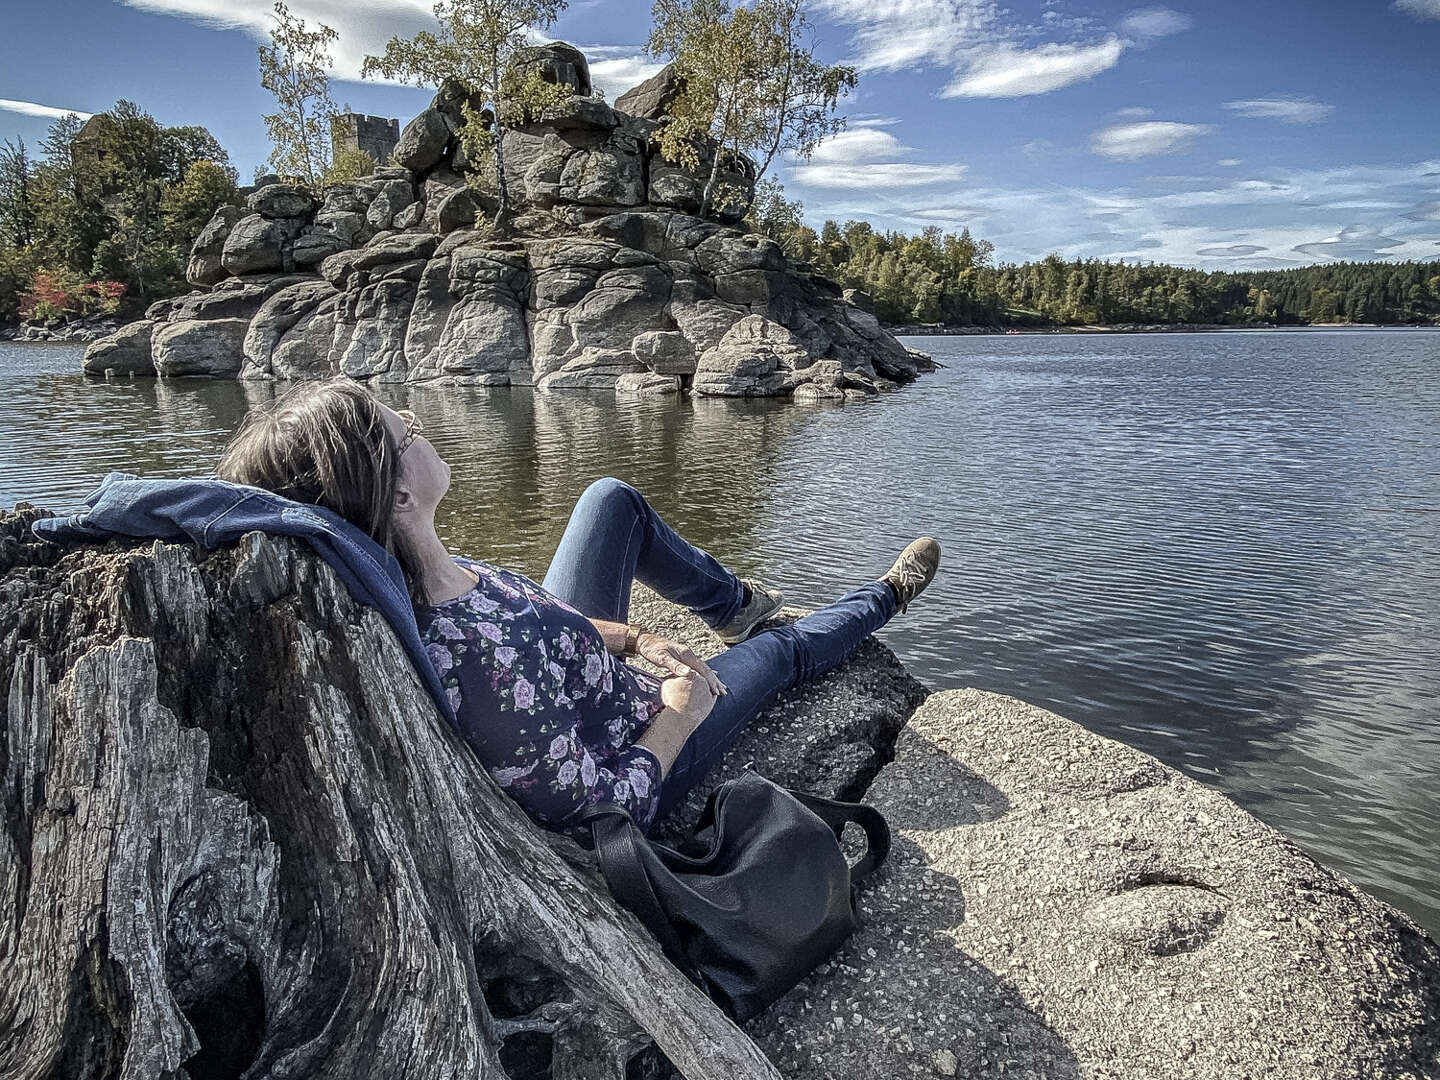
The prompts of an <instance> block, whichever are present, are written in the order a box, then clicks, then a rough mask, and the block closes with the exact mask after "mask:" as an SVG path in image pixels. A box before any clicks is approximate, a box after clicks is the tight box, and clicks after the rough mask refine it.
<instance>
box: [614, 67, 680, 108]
mask: <svg viewBox="0 0 1440 1080" xmlns="http://www.w3.org/2000/svg"><path fill="white" fill-rule="evenodd" d="M684 89H685V79H684V77H683V76H682V75H681V74H680V73H679V72H678V71H676V70H675V65H674V64H666V65H665V66H664V67H663V68H661V69H660V70H659V71H658V72H656V73H655V74H654V75H651V76H650V78H648V79H646V80H645V81H644V82H642V83H641V84H640V85H639V86H636V87H633V88H632V89H630V90H627V91H625V93H623V94H621V95H620V96H619V97H618V98H616V99H615V108H616V109H617V110H618V111H620V112H622V113H629V114H630V115H631V116H637V117H639V118H641V119H642V120H661V119H663V118H664V117H665V116H666V115H668V114H669V112H670V106H671V105H672V104H673V103H674V101H675V99H676V98H677V97H679V96H680V94H681V93H682V92H683V91H684Z"/></svg>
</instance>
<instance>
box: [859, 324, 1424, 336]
mask: <svg viewBox="0 0 1440 1080" xmlns="http://www.w3.org/2000/svg"><path fill="white" fill-rule="evenodd" d="M881 325H882V326H883V327H884V328H885V329H886V330H888V331H889V332H890V333H891V334H894V335H895V336H896V337H982V336H983V337H996V336H999V337H1016V336H1019V335H1022V334H1023V335H1027V336H1054V335H1059V334H1073V335H1079V336H1084V335H1089V334H1222V333H1251V334H1253V333H1256V332H1263V331H1277V332H1281V333H1303V332H1305V331H1313V330H1319V331H1330V330H1440V325H1416V324H1414V323H1309V324H1307V325H1304V326H1271V325H1268V324H1265V323H1255V324H1253V325H1240V326H1236V325H1228V324H1220V323H1190V324H1176V325H1173V326H1172V325H1159V324H1156V325H1132V324H1127V323H1117V324H1109V325H1107V324H1095V325H1092V326H1053V327H1051V326H1046V327H1036V326H1027V327H1019V326H930V325H926V324H919V325H916V324H909V325H896V324H891V323H882V324H881Z"/></svg>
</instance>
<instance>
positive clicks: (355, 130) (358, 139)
mask: <svg viewBox="0 0 1440 1080" xmlns="http://www.w3.org/2000/svg"><path fill="white" fill-rule="evenodd" d="M399 141H400V121H399V120H391V119H389V118H388V117H384V116H365V115H362V114H361V113H352V112H344V113H336V114H335V115H334V116H332V117H330V148H331V150H332V151H333V152H334V154H335V156H336V157H339V156H340V153H341V151H343V150H364V151H365V152H366V153H367V154H369V155H370V156H371V157H373V158H374V159H375V163H376V164H377V165H384V164H385V163H386V162H387V161H389V160H390V152H391V151H392V150H394V149H395V144H396V143H397V142H399Z"/></svg>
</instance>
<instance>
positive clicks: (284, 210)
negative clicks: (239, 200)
mask: <svg viewBox="0 0 1440 1080" xmlns="http://www.w3.org/2000/svg"><path fill="white" fill-rule="evenodd" d="M245 204H246V205H247V206H249V207H250V209H251V210H252V211H254V212H255V213H257V214H260V215H262V216H263V217H267V218H298V217H304V216H305V215H307V214H309V213H310V212H311V211H312V210H314V209H315V199H314V197H313V196H311V194H310V193H309V192H308V191H306V190H305V189H304V188H301V187H296V186H295V185H294V184H267V185H265V186H264V187H262V188H260V189H259V190H257V191H255V192H254V193H253V194H252V195H251V196H250V197H249V198H248V199H246V200H245Z"/></svg>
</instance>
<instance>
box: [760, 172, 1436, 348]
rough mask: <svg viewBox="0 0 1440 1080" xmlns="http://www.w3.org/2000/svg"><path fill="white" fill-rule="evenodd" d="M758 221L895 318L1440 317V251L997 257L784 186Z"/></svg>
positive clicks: (1227, 320)
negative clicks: (1278, 264) (1300, 260)
mask: <svg viewBox="0 0 1440 1080" xmlns="http://www.w3.org/2000/svg"><path fill="white" fill-rule="evenodd" d="M750 223H751V227H752V228H754V229H756V230H757V231H760V232H763V233H765V234H766V235H768V236H770V237H771V238H772V239H774V240H776V241H777V242H778V243H780V245H781V246H782V247H784V248H785V250H786V252H787V253H788V254H789V255H790V256H791V257H792V258H794V259H797V260H799V261H802V262H807V263H810V264H811V265H813V266H814V267H815V268H816V269H818V270H819V271H820V272H821V273H823V274H825V275H826V276H828V277H831V278H833V279H834V280H835V281H837V282H839V283H840V284H841V285H843V286H844V287H846V288H851V289H860V290H862V291H863V292H865V293H867V294H868V295H869V297H870V301H871V303H872V305H873V308H874V311H875V314H876V315H877V316H879V318H880V319H881V320H882V321H884V322H887V323H890V324H892V325H901V324H915V323H940V324H944V325H947V326H996V327H1006V326H1047V325H1063V326H1087V325H1114V324H1124V323H1147V324H1207V323H1209V324H1224V325H1255V324H1269V325H1276V326H1281V325H1290V326H1297V325H1307V324H1312V323H1336V322H1341V323H1343V322H1350V323H1409V324H1434V323H1440V261H1431V262H1335V263H1328V264H1325V265H1320V266H1303V267H1296V268H1294V269H1286V270H1246V271H1218V270H1215V271H1208V270H1196V269H1192V268H1190V267H1184V266H1168V265H1165V264H1159V263H1150V264H1139V263H1135V262H1122V261H1109V260H1104V259H1070V260H1066V259H1063V258H1061V257H1060V256H1059V255H1049V256H1046V257H1045V258H1044V259H1041V260H1040V261H1038V262H1027V263H1020V264H1016V263H997V262H996V261H995V257H994V256H995V249H994V245H993V244H991V243H990V241H988V240H983V239H976V238H975V237H973V236H972V235H971V233H970V230H969V229H962V230H961V231H960V232H959V233H958V234H957V233H947V232H944V231H942V230H941V229H939V228H928V229H925V230H924V231H923V232H920V233H918V234H914V235H912V234H907V233H903V232H882V231H879V230H877V229H875V228H873V227H872V226H871V225H870V224H868V223H867V222H864V221H847V222H845V223H844V224H843V225H842V224H838V223H836V222H834V221H827V222H825V224H824V225H823V226H822V227H821V229H820V231H819V232H816V231H815V230H814V229H812V228H810V227H808V226H806V225H805V224H804V223H803V221H802V220H801V206H800V204H798V203H794V202H790V201H788V200H786V199H785V198H784V196H783V194H782V193H781V192H780V191H779V189H778V187H772V188H770V189H768V190H767V191H765V192H763V193H762V195H761V197H760V198H757V200H756V205H755V212H754V214H753V215H752V218H751V222H750Z"/></svg>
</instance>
